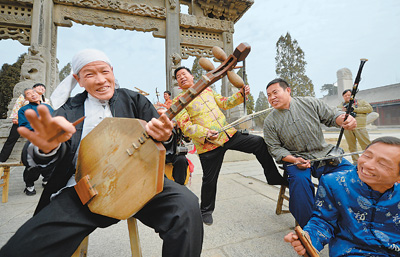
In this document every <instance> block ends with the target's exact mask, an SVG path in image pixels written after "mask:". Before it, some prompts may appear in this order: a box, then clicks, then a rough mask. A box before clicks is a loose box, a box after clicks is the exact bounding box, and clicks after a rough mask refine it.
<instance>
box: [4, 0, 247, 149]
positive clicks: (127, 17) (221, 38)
mask: <svg viewBox="0 0 400 257" xmlns="http://www.w3.org/2000/svg"><path fill="white" fill-rule="evenodd" d="M253 3H254V0H224V1H220V0H0V14H1V15H0V40H1V39H14V40H18V41H19V42H20V43H21V44H23V45H26V46H29V51H28V55H27V57H26V59H25V62H24V64H23V65H22V68H21V81H20V82H19V83H18V84H17V85H16V86H15V88H14V93H13V97H14V98H13V100H12V101H11V103H10V105H9V110H10V109H11V108H12V106H13V104H14V102H15V100H16V98H17V97H18V96H19V95H20V94H21V92H22V90H23V89H24V88H26V87H30V86H31V85H33V84H34V83H37V82H42V83H45V85H46V86H47V89H48V90H47V91H46V94H47V96H49V95H50V94H51V92H52V91H53V90H54V88H55V87H56V86H57V85H58V83H59V81H58V67H57V58H56V52H57V27H59V26H62V27H71V26H72V25H73V23H72V21H73V22H76V23H80V24H86V25H95V26H102V27H106V28H113V29H125V30H137V31H143V32H152V34H153V36H154V37H157V38H164V39H165V53H166V54H165V58H166V60H165V62H166V85H167V88H166V89H167V90H170V91H172V92H173V90H172V89H173V88H174V86H176V84H175V83H176V82H175V80H174V78H173V73H174V70H175V68H176V67H178V66H179V65H180V63H181V60H182V59H186V58H188V57H189V56H204V57H212V54H211V48H212V47H213V46H215V45H216V46H219V47H221V48H223V49H224V50H225V52H226V53H227V54H230V53H232V52H233V40H232V38H233V33H234V24H235V23H236V22H237V21H238V20H239V19H240V18H241V17H242V16H243V15H244V13H245V12H246V11H247V10H248V9H249V8H250V7H251V5H252V4H253ZM181 5H187V6H188V9H189V12H188V14H182V13H180V6H181ZM221 91H222V94H223V95H228V94H230V93H231V92H230V86H229V83H228V81H227V80H223V81H222V90H221ZM0 122H2V123H4V122H6V123H7V121H0ZM2 125H4V124H2ZM1 127H2V128H4V126H1ZM2 134H3V135H4V134H5V133H2ZM2 141H3V142H4V139H3V140H2Z"/></svg>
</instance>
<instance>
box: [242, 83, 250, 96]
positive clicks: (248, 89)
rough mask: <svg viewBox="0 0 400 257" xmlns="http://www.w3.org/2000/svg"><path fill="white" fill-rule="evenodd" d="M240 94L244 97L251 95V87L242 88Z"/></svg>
mask: <svg viewBox="0 0 400 257" xmlns="http://www.w3.org/2000/svg"><path fill="white" fill-rule="evenodd" d="M240 93H242V95H243V94H244V93H245V94H246V95H248V94H250V86H249V85H245V86H244V87H242V88H241V89H240Z"/></svg>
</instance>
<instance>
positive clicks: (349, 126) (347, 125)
mask: <svg viewBox="0 0 400 257" xmlns="http://www.w3.org/2000/svg"><path fill="white" fill-rule="evenodd" d="M345 117H346V114H341V115H339V116H338V117H337V118H336V124H338V125H339V126H341V127H342V128H344V129H345V130H353V129H355V128H356V127H357V121H356V119H355V118H354V117H353V116H351V115H348V116H347V119H346V120H345V121H344V118H345Z"/></svg>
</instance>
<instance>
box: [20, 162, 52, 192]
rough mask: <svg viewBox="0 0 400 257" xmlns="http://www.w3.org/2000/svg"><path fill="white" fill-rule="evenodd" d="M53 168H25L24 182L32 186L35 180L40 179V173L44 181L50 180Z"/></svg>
mask: <svg viewBox="0 0 400 257" xmlns="http://www.w3.org/2000/svg"><path fill="white" fill-rule="evenodd" d="M52 171H53V170H52V169H46V168H39V167H35V168H30V169H29V168H28V167H25V169H24V182H25V186H26V187H31V186H34V185H35V181H36V180H38V179H39V177H40V175H42V176H43V181H49V179H50V176H51V173H52Z"/></svg>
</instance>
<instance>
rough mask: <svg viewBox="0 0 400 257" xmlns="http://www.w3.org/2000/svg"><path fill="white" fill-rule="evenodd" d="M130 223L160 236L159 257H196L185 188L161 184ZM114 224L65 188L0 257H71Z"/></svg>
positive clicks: (195, 221) (198, 231)
mask: <svg viewBox="0 0 400 257" xmlns="http://www.w3.org/2000/svg"><path fill="white" fill-rule="evenodd" d="M134 217H135V218H137V219H138V220H140V221H141V222H142V223H144V224H145V225H147V226H149V227H152V228H154V230H155V231H156V232H157V233H159V235H160V237H161V238H162V239H163V249H162V255H163V256H170V257H177V256H182V257H183V256H200V253H201V249H202V243H203V222H202V219H201V215H200V210H199V205H198V199H197V197H196V196H195V195H194V194H193V193H192V192H191V191H190V190H189V189H187V188H186V187H184V186H181V185H178V184H177V183H175V182H173V181H170V180H168V179H164V190H163V191H162V192H161V193H160V194H158V195H156V196H155V197H154V198H153V199H152V200H151V201H150V202H148V203H147V204H146V205H145V206H144V207H143V208H142V209H141V210H140V211H139V212H138V213H136V214H135V215H134ZM118 221H119V220H117V219H113V218H109V217H106V216H102V215H98V214H94V213H92V212H91V211H90V210H89V209H88V207H87V206H86V205H82V203H81V201H80V200H79V197H78V195H77V194H76V191H75V189H74V188H67V189H65V190H64V191H63V192H62V193H61V194H60V195H58V196H57V197H55V198H54V199H53V201H51V203H50V204H49V205H48V206H46V207H45V208H44V209H43V210H41V211H40V212H39V213H38V214H36V215H35V216H33V217H32V218H31V219H29V220H28V221H27V222H26V223H25V224H24V225H23V226H22V227H21V228H20V229H18V231H17V232H16V233H15V235H14V236H13V237H11V239H10V240H9V241H8V242H7V244H6V245H5V246H4V247H3V248H2V249H1V250H0V256H1V257H6V256H7V257H14V256H15V257H17V256H18V257H21V256H32V257H34V256H37V257H43V256H57V257H59V256H65V257H70V256H71V255H72V254H73V253H74V251H75V250H76V248H77V247H78V246H79V244H80V243H81V241H82V240H83V239H84V238H85V237H86V236H87V235H89V234H90V233H91V232H92V231H94V230H95V229H96V228H98V227H101V228H104V227H108V226H110V225H112V224H115V223H117V222H118Z"/></svg>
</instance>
